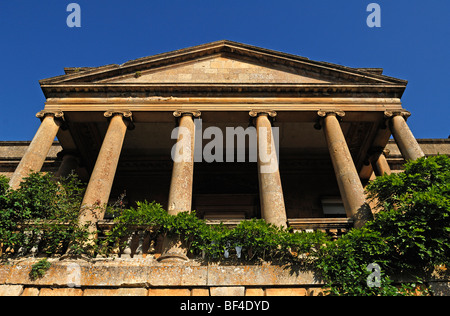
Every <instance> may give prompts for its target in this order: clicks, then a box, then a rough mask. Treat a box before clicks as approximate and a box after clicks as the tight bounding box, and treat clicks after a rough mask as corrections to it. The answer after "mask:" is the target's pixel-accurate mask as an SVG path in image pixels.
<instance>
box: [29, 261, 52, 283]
mask: <svg viewBox="0 0 450 316" xmlns="http://www.w3.org/2000/svg"><path fill="white" fill-rule="evenodd" d="M50 266H51V263H50V262H49V261H48V260H47V258H44V259H42V260H40V261H38V262H37V263H35V264H33V266H32V267H31V270H30V274H29V276H30V279H31V280H33V281H35V280H37V279H40V278H42V277H43V276H44V275H45V273H46V272H47V271H48V269H50Z"/></svg>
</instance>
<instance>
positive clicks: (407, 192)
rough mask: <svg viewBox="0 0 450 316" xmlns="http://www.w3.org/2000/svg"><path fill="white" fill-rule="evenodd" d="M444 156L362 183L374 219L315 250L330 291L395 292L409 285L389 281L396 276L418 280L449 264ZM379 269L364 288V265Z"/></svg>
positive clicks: (449, 178)
mask: <svg viewBox="0 0 450 316" xmlns="http://www.w3.org/2000/svg"><path fill="white" fill-rule="evenodd" d="M449 186H450V158H448V157H447V156H437V157H430V158H421V159H418V160H417V161H412V162H409V163H407V164H406V165H405V171H404V172H402V173H398V174H391V175H385V176H383V177H379V178H377V179H376V180H374V181H373V182H372V183H371V184H369V185H368V187H367V190H368V194H369V196H370V197H371V198H372V199H373V201H374V202H376V203H377V211H378V212H377V213H376V215H375V219H374V220H373V221H371V222H369V223H367V224H366V225H365V227H363V228H360V229H353V230H351V231H350V232H349V233H348V234H347V235H345V236H343V237H342V238H341V239H339V240H337V241H336V242H332V243H327V244H326V246H324V247H322V248H321V254H320V256H319V257H318V258H319V260H318V262H317V266H318V268H319V269H320V271H321V272H322V274H323V276H324V278H325V280H326V281H327V283H328V287H329V288H330V293H331V294H335V295H401V294H411V293H414V291H413V288H414V286H416V284H415V283H413V284H411V285H409V286H408V285H407V284H406V285H404V286H403V287H399V286H396V285H395V284H393V281H392V279H393V278H394V276H398V275H399V274H403V275H405V274H406V275H409V276H410V277H411V278H412V279H413V280H414V279H416V280H418V282H421V281H420V280H421V277H423V276H424V275H425V276H426V275H429V274H430V273H431V272H432V271H433V270H434V269H435V267H436V266H438V265H447V266H448V265H449V263H450V187H449ZM372 263H376V264H378V265H379V266H380V267H381V268H382V271H381V272H382V275H381V280H380V281H381V284H380V286H377V287H369V286H368V283H367V278H368V277H369V275H370V273H371V271H368V269H367V266H368V265H370V264H372Z"/></svg>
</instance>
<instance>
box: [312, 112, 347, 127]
mask: <svg viewBox="0 0 450 316" xmlns="http://www.w3.org/2000/svg"><path fill="white" fill-rule="evenodd" d="M317 116H318V117H319V118H318V119H317V122H316V124H314V128H315V129H317V130H320V129H322V121H323V119H324V118H326V117H327V116H335V117H336V118H337V119H338V121H339V122H340V121H342V118H343V117H344V116H345V112H344V111H341V110H319V111H318V112H317Z"/></svg>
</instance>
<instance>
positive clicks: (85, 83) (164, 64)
mask: <svg viewBox="0 0 450 316" xmlns="http://www.w3.org/2000/svg"><path fill="white" fill-rule="evenodd" d="M214 57H217V58H225V59H227V58H228V59H232V60H237V61H242V62H243V63H249V64H255V65H258V66H259V67H261V69H262V68H264V67H267V68H270V69H277V71H280V69H281V71H283V70H284V69H291V70H292V71H291V74H294V75H295V74H306V76H309V77H311V78H314V79H317V80H316V81H317V83H311V82H306V83H296V82H292V80H291V82H282V81H280V80H279V81H278V82H271V83H267V82H265V81H264V79H262V80H261V81H260V82H211V80H209V81H208V82H204V83H201V82H177V81H174V82H138V81H139V80H136V82H133V80H130V78H131V79H133V76H136V78H138V75H139V76H140V74H141V73H143V72H147V73H148V72H158V71H159V70H160V69H167V68H170V67H176V66H178V65H185V64H189V63H195V62H197V61H199V60H205V59H207V58H214ZM65 71H66V74H65V75H62V76H57V77H53V78H48V79H44V80H41V81H40V84H41V87H42V90H43V91H44V94H45V95H46V97H55V94H57V93H62V92H66V93H71V92H75V93H80V92H81V93H89V94H93V93H96V92H98V93H104V92H108V91H110V92H117V93H121V92H127V91H129V92H136V93H141V94H142V93H144V94H149V93H156V92H159V93H160V94H161V95H164V94H165V93H172V92H180V93H186V92H189V93H208V92H209V93H211V92H213V93H215V92H218V93H228V94H232V93H238V92H249V93H260V92H264V93H268V92H270V93H272V92H274V91H275V92H279V93H281V94H291V95H292V94H296V93H297V94H298V93H314V92H317V93H324V92H325V93H330V94H335V93H348V92H355V91H359V92H360V93H375V94H376V93H383V94H390V95H395V97H401V95H402V93H403V91H404V89H405V87H406V85H407V81H405V80H401V79H397V78H392V77H388V76H385V75H382V74H381V73H382V70H381V69H378V68H367V69H363V68H350V67H345V66H341V65H336V64H332V63H326V62H319V61H313V60H310V59H308V58H305V57H301V56H296V55H291V54H286V53H281V52H278V51H273V50H268V49H264V48H259V47H255V46H250V45H246V44H241V43H236V42H231V41H226V40H225V41H218V42H213V43H209V44H204V45H199V46H195V47H190V48H185V49H181V50H176V51H172V52H168V53H163V54H158V55H154V56H149V57H144V58H139V59H135V60H131V61H128V62H126V63H124V64H122V65H106V66H101V67H84V68H66V69H65ZM123 78H125V79H126V78H128V82H120V80H121V79H123ZM212 79H214V78H212ZM212 81H214V80H212Z"/></svg>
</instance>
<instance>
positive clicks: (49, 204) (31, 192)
mask: <svg viewBox="0 0 450 316" xmlns="http://www.w3.org/2000/svg"><path fill="white" fill-rule="evenodd" d="M4 182H5V180H4V178H3V180H1V181H0V183H4ZM1 187H3V189H2V194H1V195H0V203H1V204H0V206H1V212H0V243H2V244H3V250H4V255H20V253H27V252H28V251H30V250H31V249H32V248H33V247H35V246H36V245H37V244H39V246H40V249H39V250H40V252H45V253H47V254H49V255H50V254H56V253H64V252H65V251H67V249H68V248H70V249H71V250H72V251H74V252H76V253H78V252H82V251H83V250H82V247H81V246H82V240H86V238H87V233H86V232H85V230H84V229H83V228H82V227H79V226H78V213H79V210H80V205H81V201H82V198H83V193H84V187H83V185H82V184H81V183H80V181H79V180H78V178H77V177H76V176H74V175H71V176H69V177H67V178H65V179H55V178H54V177H53V175H52V174H50V173H48V174H43V173H33V174H30V175H29V177H27V178H25V179H24V181H23V182H22V183H21V186H20V187H19V188H18V189H17V190H10V189H6V190H5V189H4V187H5V186H4V185H1ZM6 250H8V251H6Z"/></svg>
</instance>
